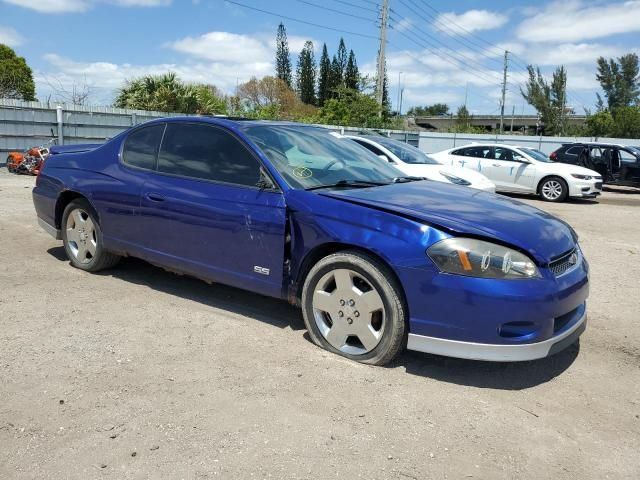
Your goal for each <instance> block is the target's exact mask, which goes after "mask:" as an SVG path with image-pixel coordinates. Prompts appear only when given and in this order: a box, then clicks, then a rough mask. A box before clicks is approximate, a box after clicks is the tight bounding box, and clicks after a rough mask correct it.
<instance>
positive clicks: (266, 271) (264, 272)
mask: <svg viewBox="0 0 640 480" xmlns="http://www.w3.org/2000/svg"><path fill="white" fill-rule="evenodd" d="M253 271H254V272H256V273H259V274H260V275H269V273H270V272H271V270H269V269H268V268H264V267H260V266H258V265H256V266H255V267H253Z"/></svg>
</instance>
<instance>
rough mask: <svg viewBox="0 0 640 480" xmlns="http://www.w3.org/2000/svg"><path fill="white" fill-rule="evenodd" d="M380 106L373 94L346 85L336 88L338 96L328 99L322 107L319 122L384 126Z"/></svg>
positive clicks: (354, 125)
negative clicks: (380, 115)
mask: <svg viewBox="0 0 640 480" xmlns="http://www.w3.org/2000/svg"><path fill="white" fill-rule="evenodd" d="M379 113H380V106H379V105H378V103H377V102H376V99H375V98H374V97H373V96H372V95H367V94H364V93H360V92H358V91H357V90H352V89H349V88H346V87H339V88H338V89H337V90H336V97H335V98H331V99H329V100H327V102H326V103H325V105H324V107H322V108H321V109H320V112H319V115H318V118H317V122H318V123H325V124H328V125H343V126H352V127H371V128H382V127H383V126H384V122H383V120H382V119H381V118H380V117H379Z"/></svg>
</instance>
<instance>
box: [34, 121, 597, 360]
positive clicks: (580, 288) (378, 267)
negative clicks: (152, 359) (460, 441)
mask: <svg viewBox="0 0 640 480" xmlns="http://www.w3.org/2000/svg"><path fill="white" fill-rule="evenodd" d="M376 146H377V148H379V151H380V152H382V153H376V154H373V153H372V151H375V150H373V149H371V148H370V147H376ZM412 148H413V147H412ZM474 148H475V147H474ZM506 150H507V148H506V147H504V146H496V145H489V146H483V147H477V151H478V152H483V155H484V154H485V153H486V154H487V155H488V156H492V157H493V158H488V157H485V156H483V157H482V158H480V157H478V158H476V157H474V156H472V155H470V154H469V155H466V154H465V155H458V153H457V152H454V154H452V155H450V154H449V153H446V155H450V157H451V158H452V159H455V161H454V162H447V163H448V165H447V166H444V165H437V164H435V163H432V161H431V160H430V159H429V157H425V156H424V155H422V154H418V153H417V152H416V151H415V150H412V149H408V148H400V147H399V146H398V145H397V144H395V143H393V142H390V141H387V140H385V139H382V138H380V139H371V138H366V139H364V140H359V139H355V141H354V140H353V139H349V138H344V137H343V136H341V135H338V134H335V133H333V132H330V131H328V130H326V129H324V128H320V127H313V126H309V125H300V124H293V123H285V122H261V121H250V120H232V119H223V118H206V117H186V118H181V117H173V118H167V119H157V120H153V121H150V122H148V123H145V124H143V125H139V126H136V127H133V128H131V129H129V130H128V131H126V132H123V133H122V134H120V135H118V136H116V137H114V138H113V139H111V140H109V141H108V142H106V143H105V144H103V145H100V146H90V145H88V146H84V147H77V148H75V149H67V150H66V151H64V150H60V151H58V152H53V153H54V154H52V155H50V156H49V157H48V159H47V161H46V162H45V163H44V166H43V167H42V169H41V171H40V174H39V176H38V177H37V180H36V186H35V188H34V190H33V200H34V205H35V210H36V213H37V216H38V221H39V223H40V225H41V226H42V227H43V228H44V229H45V230H46V231H47V232H49V233H50V234H51V235H52V236H53V237H54V238H56V239H59V240H62V242H63V245H64V249H65V251H66V254H67V256H68V258H69V260H70V262H71V264H72V265H73V266H74V267H76V268H78V269H81V270H84V271H87V272H97V271H99V270H102V269H105V268H111V267H114V266H115V265H116V264H117V263H118V261H119V259H120V258H121V257H122V256H134V257H139V258H142V259H144V260H147V261H149V262H150V263H152V264H154V265H159V266H162V267H163V268H165V269H167V270H171V271H175V272H179V273H181V274H188V275H191V276H194V277H198V278H201V279H204V280H205V281H208V282H214V283H215V282H217V283H224V284H228V285H232V286H235V287H238V288H243V289H246V290H250V291H252V292H256V293H259V294H262V295H268V296H272V297H277V298H282V299H286V300H288V301H289V302H291V303H292V304H295V305H299V306H300V307H301V309H302V316H303V318H304V321H305V325H306V327H307V329H308V331H309V336H310V338H311V339H312V340H313V342H314V343H316V344H317V345H319V346H320V347H322V348H325V349H327V350H329V351H331V352H334V353H336V354H339V355H342V356H345V357H347V358H350V359H353V360H356V361H359V362H363V363H369V364H375V365H382V364H385V363H387V362H389V361H391V360H392V359H394V358H395V357H396V356H397V355H398V354H399V353H400V352H401V351H402V350H403V349H404V348H409V349H411V350H417V351H421V352H429V353H434V354H439V355H448V356H453V357H459V358H467V359H478V360H489V361H523V360H533V359H538V358H542V357H546V356H549V355H553V354H554V353H557V352H559V351H561V350H562V349H564V348H565V347H567V346H569V345H570V344H572V343H574V342H575V341H576V340H577V339H578V337H579V336H580V335H581V334H582V332H583V331H584V329H585V328H586V317H587V314H586V303H585V302H586V299H587V296H588V293H589V266H588V263H587V261H586V259H585V258H584V256H583V254H582V250H581V249H580V246H579V244H578V236H577V234H576V232H575V231H574V230H573V229H572V228H571V227H570V226H569V225H568V224H567V223H565V222H564V221H562V220H559V219H557V218H555V217H553V216H552V215H550V214H548V213H546V212H543V211H541V210H538V209H536V208H533V207H531V206H529V205H526V204H524V203H521V202H519V201H517V200H514V199H512V198H509V197H504V196H498V195H495V194H494V193H491V191H492V190H493V187H492V186H489V185H488V182H489V180H486V178H481V177H480V175H483V174H484V173H488V174H489V179H491V180H494V179H495V180H494V182H495V185H496V186H497V189H498V190H501V189H512V188H515V187H513V186H511V185H512V183H510V181H509V180H507V178H508V177H509V176H510V175H511V176H512V177H515V176H516V175H517V176H518V178H520V179H522V181H523V182H524V183H526V184H527V185H528V186H527V187H526V188H528V189H529V191H531V192H535V191H536V189H537V188H538V186H536V185H535V183H536V181H538V182H539V181H544V180H545V178H547V177H545V173H543V172H546V171H547V170H545V169H546V168H548V166H547V162H543V161H541V160H537V159H536V156H535V154H534V153H533V152H526V151H521V150H513V151H512V153H511V158H510V159H506V157H505V158H502V155H504V154H506ZM470 153H471V152H470ZM379 155H384V159H382V158H381V157H380V156H379ZM443 155H444V154H443ZM474 155H475V154H474ZM496 156H498V157H499V158H496ZM447 158H449V157H447ZM458 158H459V159H462V160H466V162H464V161H463V163H461V164H460V163H458V164H456V163H457V162H458V160H457V159H458ZM485 160H486V161H489V162H490V164H491V163H500V162H502V161H504V162H510V163H509V164H508V165H510V166H505V167H502V166H501V167H493V165H490V166H491V167H492V168H493V170H492V168H488V167H485V165H484V163H483V162H484V161H485ZM452 163H453V164H452ZM556 166H557V165H556ZM565 167H566V168H565ZM499 168H504V169H505V170H507V169H510V168H512V169H513V171H512V172H511V173H509V174H503V172H502V171H501V170H500V169H499ZM583 171H584V169H580V168H579V167H575V166H574V167H570V166H563V167H562V168H561V169H558V170H553V171H552V170H549V172H552V173H550V175H551V176H552V177H553V178H557V179H558V180H557V184H558V185H560V187H558V185H555V186H554V185H548V182H547V183H545V184H544V185H547V186H548V187H549V189H550V190H553V189H556V188H560V191H559V193H556V194H555V195H552V194H550V193H549V194H546V197H545V198H547V199H550V200H558V199H559V198H562V197H563V195H564V196H566V195H568V194H571V193H576V192H578V193H580V194H585V193H588V192H585V191H583V190H582V188H584V187H580V186H579V185H580V184H579V183H577V181H578V180H584V181H585V182H587V183H586V184H587V185H588V188H589V192H595V191H596V190H597V189H596V187H595V185H594V186H592V184H591V183H588V182H589V181H588V180H586V179H579V178H575V177H573V176H572V173H571V172H579V173H577V174H580V175H582V174H583V173H580V172H583ZM480 172H482V173H480ZM492 172H496V173H495V174H494V173H492ZM584 175H585V176H586V175H587V174H586V173H584ZM426 177H430V178H435V179H436V180H440V181H430V180H426V179H425V178H426ZM565 179H566V180H565ZM574 180H575V181H576V182H574ZM562 182H566V189H563V188H564V184H563V183H562ZM467 184H468V185H467ZM574 184H575V185H577V186H574ZM465 185H466V186H465ZM513 185H515V183H513ZM518 185H519V184H518ZM569 185H571V186H569ZM472 186H475V187H477V188H470V187H472ZM570 188H573V190H570ZM483 190H485V191H483ZM486 190H489V191H486ZM79 288H80V287H79Z"/></svg>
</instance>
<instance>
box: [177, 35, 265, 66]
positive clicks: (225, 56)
mask: <svg viewBox="0 0 640 480" xmlns="http://www.w3.org/2000/svg"><path fill="white" fill-rule="evenodd" d="M167 46H168V47H170V48H172V49H174V50H176V51H178V52H182V53H186V54H188V55H191V56H193V57H197V58H202V59H205V60H211V61H236V60H242V61H243V62H255V61H261V60H267V59H268V58H269V56H270V52H269V49H268V48H267V47H266V45H265V44H264V43H262V42H260V41H259V40H256V39H255V38H253V37H249V36H247V35H238V34H235V33H229V32H209V33H205V34H204V35H200V36H198V37H186V38H183V39H181V40H178V41H175V42H171V43H169V44H167Z"/></svg>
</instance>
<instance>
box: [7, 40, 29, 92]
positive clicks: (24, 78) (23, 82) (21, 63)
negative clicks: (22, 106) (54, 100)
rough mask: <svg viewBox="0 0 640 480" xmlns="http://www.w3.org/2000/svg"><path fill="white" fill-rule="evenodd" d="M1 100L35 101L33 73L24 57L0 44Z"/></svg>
mask: <svg viewBox="0 0 640 480" xmlns="http://www.w3.org/2000/svg"><path fill="white" fill-rule="evenodd" d="M0 98H15V99H18V100H28V101H31V100H35V99H36V86H35V83H34V82H33V72H32V71H31V68H29V65H27V62H26V60H25V59H24V58H23V57H19V56H17V55H16V52H15V51H14V50H13V49H12V48H9V47H8V46H6V45H3V44H1V43H0Z"/></svg>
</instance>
